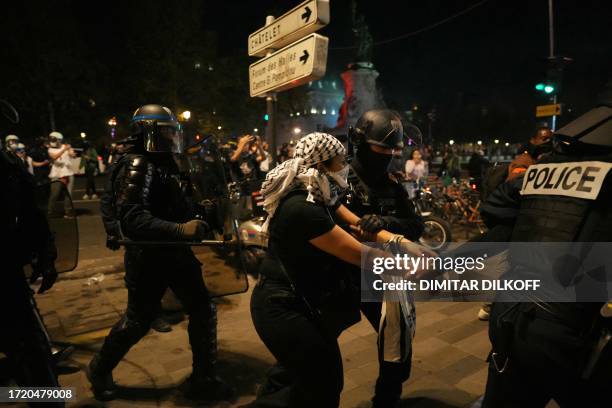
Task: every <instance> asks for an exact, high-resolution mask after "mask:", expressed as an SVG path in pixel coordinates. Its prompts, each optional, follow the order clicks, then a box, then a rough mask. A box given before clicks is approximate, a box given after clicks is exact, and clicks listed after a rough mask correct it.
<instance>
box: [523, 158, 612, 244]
mask: <svg viewBox="0 0 612 408" xmlns="http://www.w3.org/2000/svg"><path fill="white" fill-rule="evenodd" d="M610 169H612V158H611V157H610V156H606V157H591V158H584V157H582V158H575V157H561V156H552V157H550V158H548V159H545V160H543V162H540V163H538V164H535V165H531V166H529V167H528V168H527V171H526V172H525V175H524V178H523V185H522V188H521V195H522V199H521V207H520V211H519V216H518V218H517V221H516V224H515V227H514V232H513V235H512V241H523V242H526V241H531V242H534V241H547V242H569V241H577V240H580V241H591V240H600V241H603V240H605V241H608V240H610V239H612V231H601V230H597V229H598V228H597V227H596V226H595V227H594V226H592V223H590V224H589V230H583V229H584V228H583V227H584V225H585V220H586V219H587V217H588V216H589V213H590V211H591V210H592V209H593V208H594V206H596V205H598V204H604V203H607V204H605V205H608V206H609V205H610V204H611V203H610V199H611V190H612V177H611V176H610V174H611V172H610ZM602 233H603V234H605V235H607V239H602ZM603 238H605V237H603Z"/></svg>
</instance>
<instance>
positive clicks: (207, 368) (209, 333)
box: [181, 303, 235, 401]
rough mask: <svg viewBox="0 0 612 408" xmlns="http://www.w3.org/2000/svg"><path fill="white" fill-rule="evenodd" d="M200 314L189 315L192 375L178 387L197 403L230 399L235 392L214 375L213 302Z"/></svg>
mask: <svg viewBox="0 0 612 408" xmlns="http://www.w3.org/2000/svg"><path fill="white" fill-rule="evenodd" d="M204 307H205V308H206V310H205V311H204V312H203V313H201V314H197V315H195V314H191V315H190V316H189V325H188V327H187V331H188V333H189V343H190V344H191V351H192V353H193V373H192V374H191V376H190V377H189V378H188V379H187V381H186V382H185V383H184V384H183V386H182V387H181V389H182V391H183V394H184V395H185V397H186V398H189V399H193V400H199V401H221V400H229V399H231V398H233V396H234V395H235V391H234V389H233V388H232V387H231V386H229V385H228V384H226V383H225V382H223V380H221V379H220V378H219V377H217V375H216V370H215V367H216V364H217V309H216V306H215V305H214V304H213V303H209V304H208V305H206V306H204Z"/></svg>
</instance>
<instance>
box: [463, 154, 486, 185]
mask: <svg viewBox="0 0 612 408" xmlns="http://www.w3.org/2000/svg"><path fill="white" fill-rule="evenodd" d="M467 168H468V174H469V176H470V178H473V179H474V182H475V184H476V189H477V190H480V186H481V185H482V180H483V177H484V175H485V172H486V171H487V169H488V168H489V161H488V160H487V159H486V158H485V157H484V152H483V151H482V150H480V149H479V150H474V152H473V153H472V156H471V157H470V161H469V162H468V165H467Z"/></svg>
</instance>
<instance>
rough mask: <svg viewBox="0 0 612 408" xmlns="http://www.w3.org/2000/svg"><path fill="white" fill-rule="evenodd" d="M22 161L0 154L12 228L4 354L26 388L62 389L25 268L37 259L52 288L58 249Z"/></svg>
mask: <svg viewBox="0 0 612 408" xmlns="http://www.w3.org/2000/svg"><path fill="white" fill-rule="evenodd" d="M16 160H17V158H15V156H13V155H9V154H7V153H6V152H3V151H2V152H0V185H2V189H3V191H4V193H5V195H4V196H3V199H2V200H0V202H1V204H0V205H1V206H2V210H1V211H0V215H1V217H2V225H3V226H5V228H7V229H6V231H5V244H4V245H5V248H4V249H5V250H6V251H7V252H6V254H5V256H3V258H2V259H3V267H2V273H1V274H0V311H1V312H0V313H2V317H1V320H2V335H1V336H0V350H1V351H3V352H4V353H5V354H6V355H7V357H8V358H9V361H10V362H11V368H12V373H13V376H14V379H15V381H16V382H17V384H19V385H20V386H29V387H34V386H37V387H57V386H58V382H57V376H56V374H55V372H54V367H53V362H52V358H51V349H50V347H49V343H48V339H47V337H46V335H45V331H44V329H43V327H42V321H41V320H40V315H39V313H38V311H37V310H36V303H35V302H34V299H33V297H32V290H31V289H30V287H29V286H28V284H27V282H26V279H25V276H24V273H23V266H24V265H25V264H31V263H33V262H34V260H35V262H34V264H33V267H34V270H35V271H40V272H42V274H43V277H44V279H43V286H42V287H44V288H49V287H50V286H51V285H52V284H53V281H54V279H55V277H56V276H57V275H56V273H55V269H54V267H53V260H54V259H55V246H54V245H53V240H52V236H51V233H50V231H49V226H48V224H47V220H46V217H45V213H44V212H42V211H41V210H40V209H39V208H38V207H37V206H36V201H35V196H34V183H33V180H32V177H31V176H30V175H29V174H28V173H27V172H26V171H24V170H23V167H22V166H21V165H20V164H19V163H17V161H16ZM45 280H46V281H47V282H45ZM63 405H64V404H63V403H55V404H54V406H63Z"/></svg>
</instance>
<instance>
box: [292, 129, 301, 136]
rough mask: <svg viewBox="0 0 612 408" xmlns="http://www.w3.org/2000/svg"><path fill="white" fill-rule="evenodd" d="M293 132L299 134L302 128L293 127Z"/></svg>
mask: <svg viewBox="0 0 612 408" xmlns="http://www.w3.org/2000/svg"><path fill="white" fill-rule="evenodd" d="M293 133H295V134H296V135H299V134H300V133H302V129H300V128H299V127H296V128H293Z"/></svg>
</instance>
